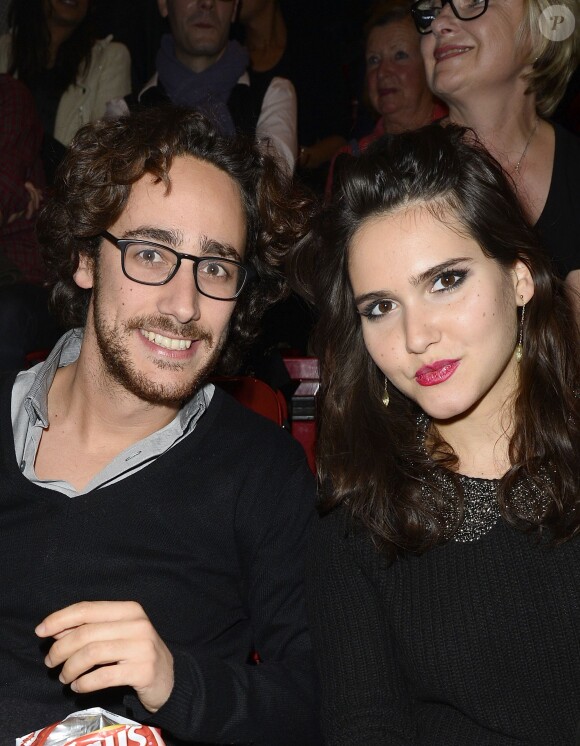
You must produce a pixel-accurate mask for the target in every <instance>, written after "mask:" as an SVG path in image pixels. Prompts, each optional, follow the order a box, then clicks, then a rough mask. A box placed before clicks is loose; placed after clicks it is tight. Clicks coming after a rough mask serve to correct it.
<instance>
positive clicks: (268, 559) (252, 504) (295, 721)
mask: <svg viewBox="0 0 580 746" xmlns="http://www.w3.org/2000/svg"><path fill="white" fill-rule="evenodd" d="M10 383H11V381H7V382H4V384H3V386H2V390H1V392H0V567H2V575H1V577H2V583H1V587H2V591H1V593H0V744H1V745H2V746H14V739H15V737H16V736H22V735H25V734H26V733H28V732H30V731H32V730H35V729H37V728H40V727H44V726H46V725H48V724H50V723H52V722H54V721H55V720H60V719H62V718H63V717H64V716H65V715H66V714H68V713H70V712H73V711H75V710H79V709H84V708H86V707H90V706H101V707H104V708H105V709H108V710H112V711H114V712H118V713H120V714H123V715H126V716H127V717H130V718H133V719H134V720H137V721H139V722H147V723H148V724H152V725H158V726H159V727H161V729H162V732H163V736H164V739H165V741H166V743H167V744H168V745H169V744H177V743H180V742H181V741H179V740H178V739H183V740H184V741H187V742H188V743H189V742H196V743H198V742H203V743H206V742H207V743H250V742H251V743H253V744H262V745H263V746H272V744H276V745H278V744H287V745H288V746H295V745H296V744H301V746H302V744H304V745H306V744H317V743H319V739H318V735H317V733H318V730H317V712H316V695H315V686H314V674H313V665H312V662H311V653H310V640H309V636H308V633H307V630H306V622H305V614H304V605H303V600H302V571H303V549H304V544H305V540H306V533H307V527H308V525H309V524H310V520H311V517H312V516H313V510H314V485H313V478H312V474H311V473H310V472H309V470H308V467H307V466H306V462H305V458H304V453H303V451H302V449H301V447H300V445H299V444H298V443H297V442H296V441H295V440H293V439H292V438H291V437H290V435H289V434H288V433H286V432H284V431H283V430H282V429H281V428H278V427H276V426H275V425H274V424H273V423H271V422H268V421H267V420H265V419H264V418H262V417H260V416H258V415H256V414H254V413H253V412H250V411H249V410H247V409H245V408H243V407H241V405H239V404H238V403H237V402H235V401H234V400H233V399H231V398H230V397H229V396H227V395H226V394H224V393H223V392H222V391H220V390H219V389H216V392H215V394H214V397H213V399H212V401H211V403H210V405H209V407H208V409H207V411H206V412H205V413H204V415H203V416H202V417H201V419H200V420H199V422H198V424H197V426H196V428H195V430H194V431H193V432H192V433H191V435H189V436H188V437H187V438H184V439H183V440H182V441H181V442H179V443H177V444H176V445H175V446H174V447H173V448H171V449H170V450H169V451H167V452H166V453H164V454H163V455H162V456H160V457H159V458H158V459H156V460H155V461H154V462H153V463H151V464H150V465H149V466H147V467H145V468H144V469H142V470H141V471H139V472H137V473H135V474H133V475H132V476H129V477H127V478H126V479H123V480H121V481H119V482H117V483H115V484H112V485H109V486H105V487H102V488H101V489H97V490H93V491H91V492H89V493H87V494H81V495H77V496H76V497H74V498H70V497H67V496H66V495H64V494H62V493H59V492H56V491H54V490H51V489H45V488H43V487H40V486H38V485H34V484H32V483H31V482H29V481H28V480H27V479H26V478H25V477H24V476H23V475H22V474H21V473H20V471H19V469H18V464H17V463H16V459H15V455H14V445H13V443H14V441H13V436H12V427H11V421H10V393H11V386H10ZM64 457H66V455H65V456H64ZM98 599H100V600H135V601H138V602H139V603H140V604H141V605H142V606H143V608H144V610H145V612H146V613H147V615H148V616H149V618H150V619H151V621H152V623H153V626H154V627H155V628H156V630H157V631H158V633H159V634H160V636H161V638H162V639H163V640H164V641H165V643H166V644H167V645H168V647H169V649H170V650H171V652H172V653H173V656H174V662H175V686H174V689H173V692H172V694H171V696H170V698H169V700H168V701H167V703H166V704H165V705H164V706H163V707H162V708H161V709H160V710H159V711H158V712H157V713H156V715H151V714H150V713H148V712H147V711H146V710H144V709H143V708H142V707H141V705H140V703H139V702H138V700H137V698H136V696H135V695H134V694H133V693H132V690H125V689H112V690H104V691H102V692H97V693H96V694H95V695H75V694H74V693H73V692H72V691H71V690H70V687H68V686H65V687H63V686H62V685H61V684H60V683H59V681H58V679H57V678H56V677H57V675H58V671H50V670H49V669H47V668H46V666H45V665H44V663H43V655H44V654H45V653H46V643H42V642H40V641H39V639H38V638H36V636H35V634H34V627H35V626H36V625H37V624H38V623H39V622H40V621H41V620H42V619H43V618H44V617H45V616H46V615H47V614H48V613H50V612H51V611H55V610H57V609H60V608H63V607H65V606H67V605H69V604H71V603H74V602H76V601H80V600H98ZM254 651H255V652H257V653H258V655H259V656H260V660H261V661H262V662H261V663H260V664H259V665H255V664H252V663H250V662H249V661H250V658H251V655H252V653H253V652H254Z"/></svg>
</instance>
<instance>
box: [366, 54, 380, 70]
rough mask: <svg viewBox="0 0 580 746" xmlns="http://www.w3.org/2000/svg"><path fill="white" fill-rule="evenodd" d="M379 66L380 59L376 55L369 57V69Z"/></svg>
mask: <svg viewBox="0 0 580 746" xmlns="http://www.w3.org/2000/svg"><path fill="white" fill-rule="evenodd" d="M378 64H379V58H378V57H377V55H376V54H371V55H369V56H368V57H367V67H375V65H378Z"/></svg>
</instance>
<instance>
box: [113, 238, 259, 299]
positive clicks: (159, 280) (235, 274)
mask: <svg viewBox="0 0 580 746" xmlns="http://www.w3.org/2000/svg"><path fill="white" fill-rule="evenodd" d="M99 235H100V236H101V237H102V238H106V239H107V241H110V242H111V243H112V244H114V245H115V246H116V247H117V248H118V249H119V251H120V252H121V267H122V269H123V274H124V275H125V277H128V278H129V279H130V280H133V282H138V283H139V284H141V285H166V284H167V283H168V282H170V280H172V279H173V278H174V277H175V275H176V274H177V271H178V269H179V267H180V266H181V262H182V260H183V259H189V260H191V261H192V262H193V276H194V277H195V286H196V288H197V289H198V290H199V292H200V293H201V294H202V295H205V296H207V297H208V298H213V299H215V300H235V299H236V298H237V297H238V295H239V294H240V293H241V292H242V290H243V289H244V286H245V284H246V282H247V281H248V280H249V279H250V277H253V276H254V275H255V270H254V269H253V267H251V266H250V265H248V264H242V263H241V262H236V261H234V260H233V259H223V258H222V257H219V256H193V255H192V254H181V253H180V252H178V251H174V250H173V249H170V248H169V247H167V246H163V245H162V244H158V243H153V242H152V241H149V240H148V239H141V238H115V236H113V235H112V234H111V233H109V232H108V231H103V232H102V233H100V234H99Z"/></svg>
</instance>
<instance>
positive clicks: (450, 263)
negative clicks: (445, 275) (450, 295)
mask: <svg viewBox="0 0 580 746" xmlns="http://www.w3.org/2000/svg"><path fill="white" fill-rule="evenodd" d="M472 258H473V257H468V256H457V257H453V259H447V261H445V262H441V263H440V264H436V265H435V266H434V267H429V269H426V270H425V271H424V272H421V274H420V275H416V276H413V277H411V279H410V280H409V282H410V284H411V285H412V286H413V287H417V286H418V285H421V284H422V283H424V282H426V281H427V280H431V279H433V278H434V277H436V276H437V275H439V274H441V272H445V270H449V269H452V268H453V267H454V266H455V265H456V264H462V263H464V262H470V261H471V260H472ZM392 294H393V293H392V292H391V291H390V290H373V291H371V292H370V293H363V295H357V296H356V298H355V299H354V302H355V305H357V306H359V305H360V304H361V303H368V302H370V301H379V300H383V299H384V298H390V297H391V295H392Z"/></svg>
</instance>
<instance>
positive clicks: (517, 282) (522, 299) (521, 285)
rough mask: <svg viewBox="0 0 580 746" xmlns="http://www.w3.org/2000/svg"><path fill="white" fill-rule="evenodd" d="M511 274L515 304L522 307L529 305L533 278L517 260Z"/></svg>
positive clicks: (532, 289) (525, 266)
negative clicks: (512, 275)
mask: <svg viewBox="0 0 580 746" xmlns="http://www.w3.org/2000/svg"><path fill="white" fill-rule="evenodd" d="M513 273H514V290H515V293H516V303H517V305H518V306H523V305H525V304H526V303H529V301H530V300H531V299H532V297H533V295H534V278H533V277H532V273H531V272H530V270H529V268H528V266H527V265H526V264H525V263H524V262H522V261H521V260H519V259H518V261H517V262H516V263H515V264H514V267H513Z"/></svg>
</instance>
